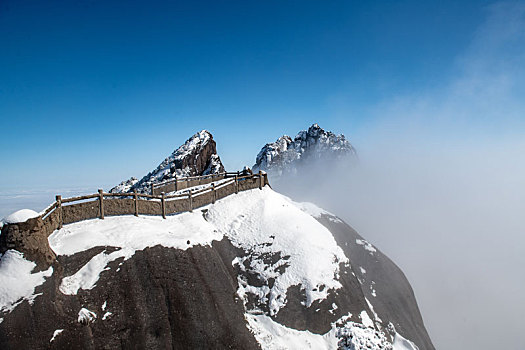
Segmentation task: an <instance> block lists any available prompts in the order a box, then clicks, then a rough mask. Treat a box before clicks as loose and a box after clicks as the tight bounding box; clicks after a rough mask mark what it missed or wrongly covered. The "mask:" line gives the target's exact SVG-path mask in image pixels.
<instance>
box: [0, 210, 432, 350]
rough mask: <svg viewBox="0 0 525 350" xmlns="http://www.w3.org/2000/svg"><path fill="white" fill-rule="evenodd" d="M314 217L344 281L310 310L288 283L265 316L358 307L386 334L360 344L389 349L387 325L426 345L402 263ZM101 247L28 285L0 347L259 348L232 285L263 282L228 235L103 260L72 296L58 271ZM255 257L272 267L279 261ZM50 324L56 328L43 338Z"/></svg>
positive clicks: (308, 325)
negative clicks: (31, 289) (28, 297)
mask: <svg viewBox="0 0 525 350" xmlns="http://www.w3.org/2000/svg"><path fill="white" fill-rule="evenodd" d="M318 220H319V221H320V222H321V223H322V224H323V225H325V226H326V227H327V228H328V229H329V230H330V231H331V232H332V233H333V234H334V238H335V239H336V241H337V243H338V245H339V246H341V247H342V248H343V249H344V252H345V254H346V255H347V256H348V257H349V259H350V262H349V264H346V265H345V266H342V269H341V272H340V278H339V282H340V283H341V285H342V287H341V288H340V289H339V290H338V291H337V292H335V293H330V294H329V296H328V297H327V299H326V300H323V301H322V302H315V303H314V304H313V305H312V306H310V307H305V305H304V300H305V295H304V291H303V290H301V288H299V287H298V286H296V287H291V288H290V289H289V290H288V292H287V294H286V299H287V303H286V306H284V307H283V308H282V309H281V310H280V312H279V313H278V314H277V315H275V316H273V317H272V318H273V319H274V320H275V321H277V322H279V323H280V324H282V325H284V326H286V327H289V328H292V329H297V330H309V331H310V332H313V333H316V334H325V333H326V332H328V331H329V330H330V329H331V326H332V324H333V322H335V321H337V320H338V319H341V318H343V319H344V317H345V315H351V316H350V317H349V320H350V321H352V322H355V324H356V325H359V323H360V322H362V320H361V318H360V314H362V312H363V311H366V312H367V313H368V314H369V315H370V317H371V318H372V319H373V323H374V324H375V326H374V327H377V330H374V332H375V333H376V334H379V335H380V334H385V335H386V338H384V339H387V340H388V342H384V343H382V344H383V345H377V344H376V345H373V344H370V347H366V349H385V350H391V349H392V348H391V346H390V345H389V344H390V342H391V341H392V339H393V338H394V336H395V332H399V333H401V334H403V335H404V336H405V337H407V338H409V339H411V340H412V341H413V342H414V343H415V344H416V345H417V346H418V347H419V349H420V350H432V349H434V347H433V345H432V342H431V340H430V338H429V336H428V334H427V332H426V330H425V327H424V324H423V321H422V319H421V315H420V313H419V310H418V307H417V303H416V300H415V298H414V294H413V292H412V289H411V287H410V284H409V283H408V281H407V280H406V278H405V276H404V275H403V273H402V272H401V270H400V269H399V268H398V267H397V266H396V265H395V264H394V263H393V262H392V261H390V260H389V259H388V258H387V257H386V256H384V255H383V254H382V253H381V252H380V251H379V250H377V249H376V248H375V247H373V246H372V245H371V244H370V243H368V242H366V241H365V240H364V239H363V238H362V237H361V236H359V235H358V234H357V233H356V232H355V231H354V230H353V229H352V228H351V227H349V226H348V225H346V224H345V223H344V222H342V221H341V220H339V219H338V218H336V217H334V216H331V215H329V214H322V215H321V216H319V217H318ZM104 250H105V251H106V252H107V253H108V254H109V253H111V252H113V251H115V250H116V248H112V247H97V248H92V249H90V250H87V251H83V252H80V253H76V254H74V255H71V256H59V258H58V260H57V262H56V263H55V265H54V270H55V272H54V274H53V275H52V276H51V277H50V278H48V279H47V280H46V282H45V283H44V284H43V285H42V286H40V287H38V288H37V290H36V293H43V294H42V295H41V296H39V297H38V298H36V299H35V300H34V302H33V304H30V303H29V302H26V301H24V302H23V303H22V304H20V305H19V306H17V307H16V309H14V310H13V311H12V312H11V313H9V314H5V315H0V316H2V317H3V321H2V322H1V323H0V348H2V349H4V348H5V349H29V348H31V349H49V348H51V349H72V348H84V349H105V348H107V349H113V348H143V349H159V348H188V349H190V348H191V349H197V348H198V349H211V348H213V349H241V348H242V349H259V348H260V346H259V344H258V342H257V341H256V339H255V338H254V335H253V334H252V333H251V332H250V331H249V329H248V327H247V324H246V319H245V312H246V310H245V308H247V309H248V310H249V309H251V308H252V307H254V305H252V304H253V303H252V301H250V300H248V302H247V304H246V305H243V301H242V299H241V298H240V297H239V295H238V287H239V285H238V283H239V279H246V280H247V281H249V282H250V284H253V285H257V284H258V283H261V281H260V280H258V278H257V276H255V275H252V274H251V273H250V270H248V269H242V268H240V266H239V265H238V264H236V265H234V264H232V261H234V259H235V258H236V257H247V256H248V255H249V253H248V252H245V251H243V250H242V249H239V248H237V247H235V246H233V245H232V243H231V242H230V241H229V240H228V239H226V238H224V239H222V240H221V241H214V242H213V243H212V244H211V246H194V247H192V248H189V249H187V250H181V249H173V248H166V247H162V246H155V247H152V248H146V249H144V250H142V251H137V252H136V253H135V255H134V256H133V257H132V258H130V259H128V260H125V261H121V260H116V261H114V262H112V263H110V265H109V266H108V268H107V269H105V270H104V272H103V273H101V275H100V279H99V281H98V282H97V284H96V287H95V288H92V289H85V290H84V289H83V290H80V291H79V292H78V295H65V294H63V293H61V292H60V289H59V286H60V284H61V281H62V279H63V278H64V277H65V276H68V275H71V274H72V273H74V272H76V271H78V269H80V268H81V267H82V266H83V265H84V264H86V262H87V261H89V260H90V259H91V258H92V257H94V256H95V255H97V254H99V253H101V252H102V251H104ZM258 258H261V257H258ZM262 258H263V259H264V260H265V261H267V262H268V263H270V264H272V263H278V260H279V259H281V260H282V259H285V260H286V257H279V256H265V257H262ZM249 261H250V260H246V261H245V265H246V266H250V263H249ZM284 268H285V267H284ZM259 306H260V305H259ZM79 310H80V311H82V310H86V311H85V312H89V313H91V314H90V315H93V316H92V319H91V320H90V321H89V322H86V321H85V320H83V319H82V320H81V319H80V317H79V312H80V311H79ZM259 312H260V311H259ZM365 329H366V327H365ZM369 329H372V328H369ZM57 330H60V331H61V332H60V333H59V334H58V335H57V336H56V337H55V338H53V341H52V342H50V340H51V339H52V337H53V335H54V334H56V331H57ZM380 330H382V331H380ZM354 331H355V329H354ZM354 335H355V333H353V334H352V333H351V332H349V333H348V335H347V336H341V342H340V345H341V344H343V345H344V344H350V345H349V347H348V348H350V349H352V348H354V347H352V345H351V344H352V336H354ZM359 349H364V348H359Z"/></svg>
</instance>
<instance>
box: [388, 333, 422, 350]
mask: <svg viewBox="0 0 525 350" xmlns="http://www.w3.org/2000/svg"><path fill="white" fill-rule="evenodd" d="M393 350H419V348H418V347H417V345H416V344H414V343H413V342H411V341H410V340H408V339H406V338H404V337H403V336H402V335H401V334H399V333H397V332H396V334H395V336H394V343H393Z"/></svg>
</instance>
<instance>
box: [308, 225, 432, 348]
mask: <svg viewBox="0 0 525 350" xmlns="http://www.w3.org/2000/svg"><path fill="white" fill-rule="evenodd" d="M318 221H319V222H320V223H321V224H323V225H324V226H325V227H326V228H328V229H329V230H330V232H332V234H333V235H334V238H335V240H336V241H337V244H338V245H339V246H340V247H341V248H342V249H343V251H344V252H345V255H346V256H347V257H348V258H349V259H350V265H351V266H353V271H354V273H355V275H356V277H357V279H358V281H359V283H360V287H361V288H360V289H361V291H362V293H363V295H364V297H365V298H366V299H368V300H369V301H370V302H371V303H372V304H373V308H374V311H375V312H376V313H377V315H378V316H379V318H381V319H383V320H384V321H387V320H388V321H389V322H392V324H393V325H394V327H395V329H396V330H397V331H398V333H400V334H402V335H403V336H404V337H405V338H408V339H410V340H411V341H413V342H414V343H415V344H416V345H417V346H418V347H419V349H420V350H423V349H429V350H432V349H434V345H433V344H432V341H431V340H430V337H429V335H428V333H427V330H426V328H425V325H424V323H423V319H422V317H421V313H420V311H419V308H418V306H417V301H416V298H415V296H414V291H413V290H412V287H411V286H410V283H409V282H408V280H407V278H406V277H405V274H404V273H403V271H401V269H400V268H399V267H398V266H397V265H396V264H394V262H393V261H392V260H390V259H389V258H388V257H387V256H386V255H384V254H383V253H381V251H379V250H378V249H377V248H375V247H373V246H372V245H371V244H370V243H368V242H367V241H366V240H365V239H364V238H363V237H361V236H360V235H359V234H358V233H357V232H356V231H355V230H354V229H353V228H352V227H350V226H349V225H348V224H346V223H345V222H343V221H341V220H339V219H338V218H336V217H335V216H331V215H322V216H321V217H320V218H318ZM383 326H384V327H385V328H387V327H388V324H387V323H384V324H383Z"/></svg>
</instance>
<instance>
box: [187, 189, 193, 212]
mask: <svg viewBox="0 0 525 350" xmlns="http://www.w3.org/2000/svg"><path fill="white" fill-rule="evenodd" d="M188 198H189V199H190V213H192V212H193V197H192V196H191V189H190V191H189V192H188Z"/></svg>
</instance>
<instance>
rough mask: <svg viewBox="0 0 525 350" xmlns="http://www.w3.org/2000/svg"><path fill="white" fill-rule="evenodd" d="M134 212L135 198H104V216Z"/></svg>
mask: <svg viewBox="0 0 525 350" xmlns="http://www.w3.org/2000/svg"><path fill="white" fill-rule="evenodd" d="M133 214H135V200H133V199H132V198H116V197H113V198H111V199H106V198H104V216H112V215H133Z"/></svg>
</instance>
